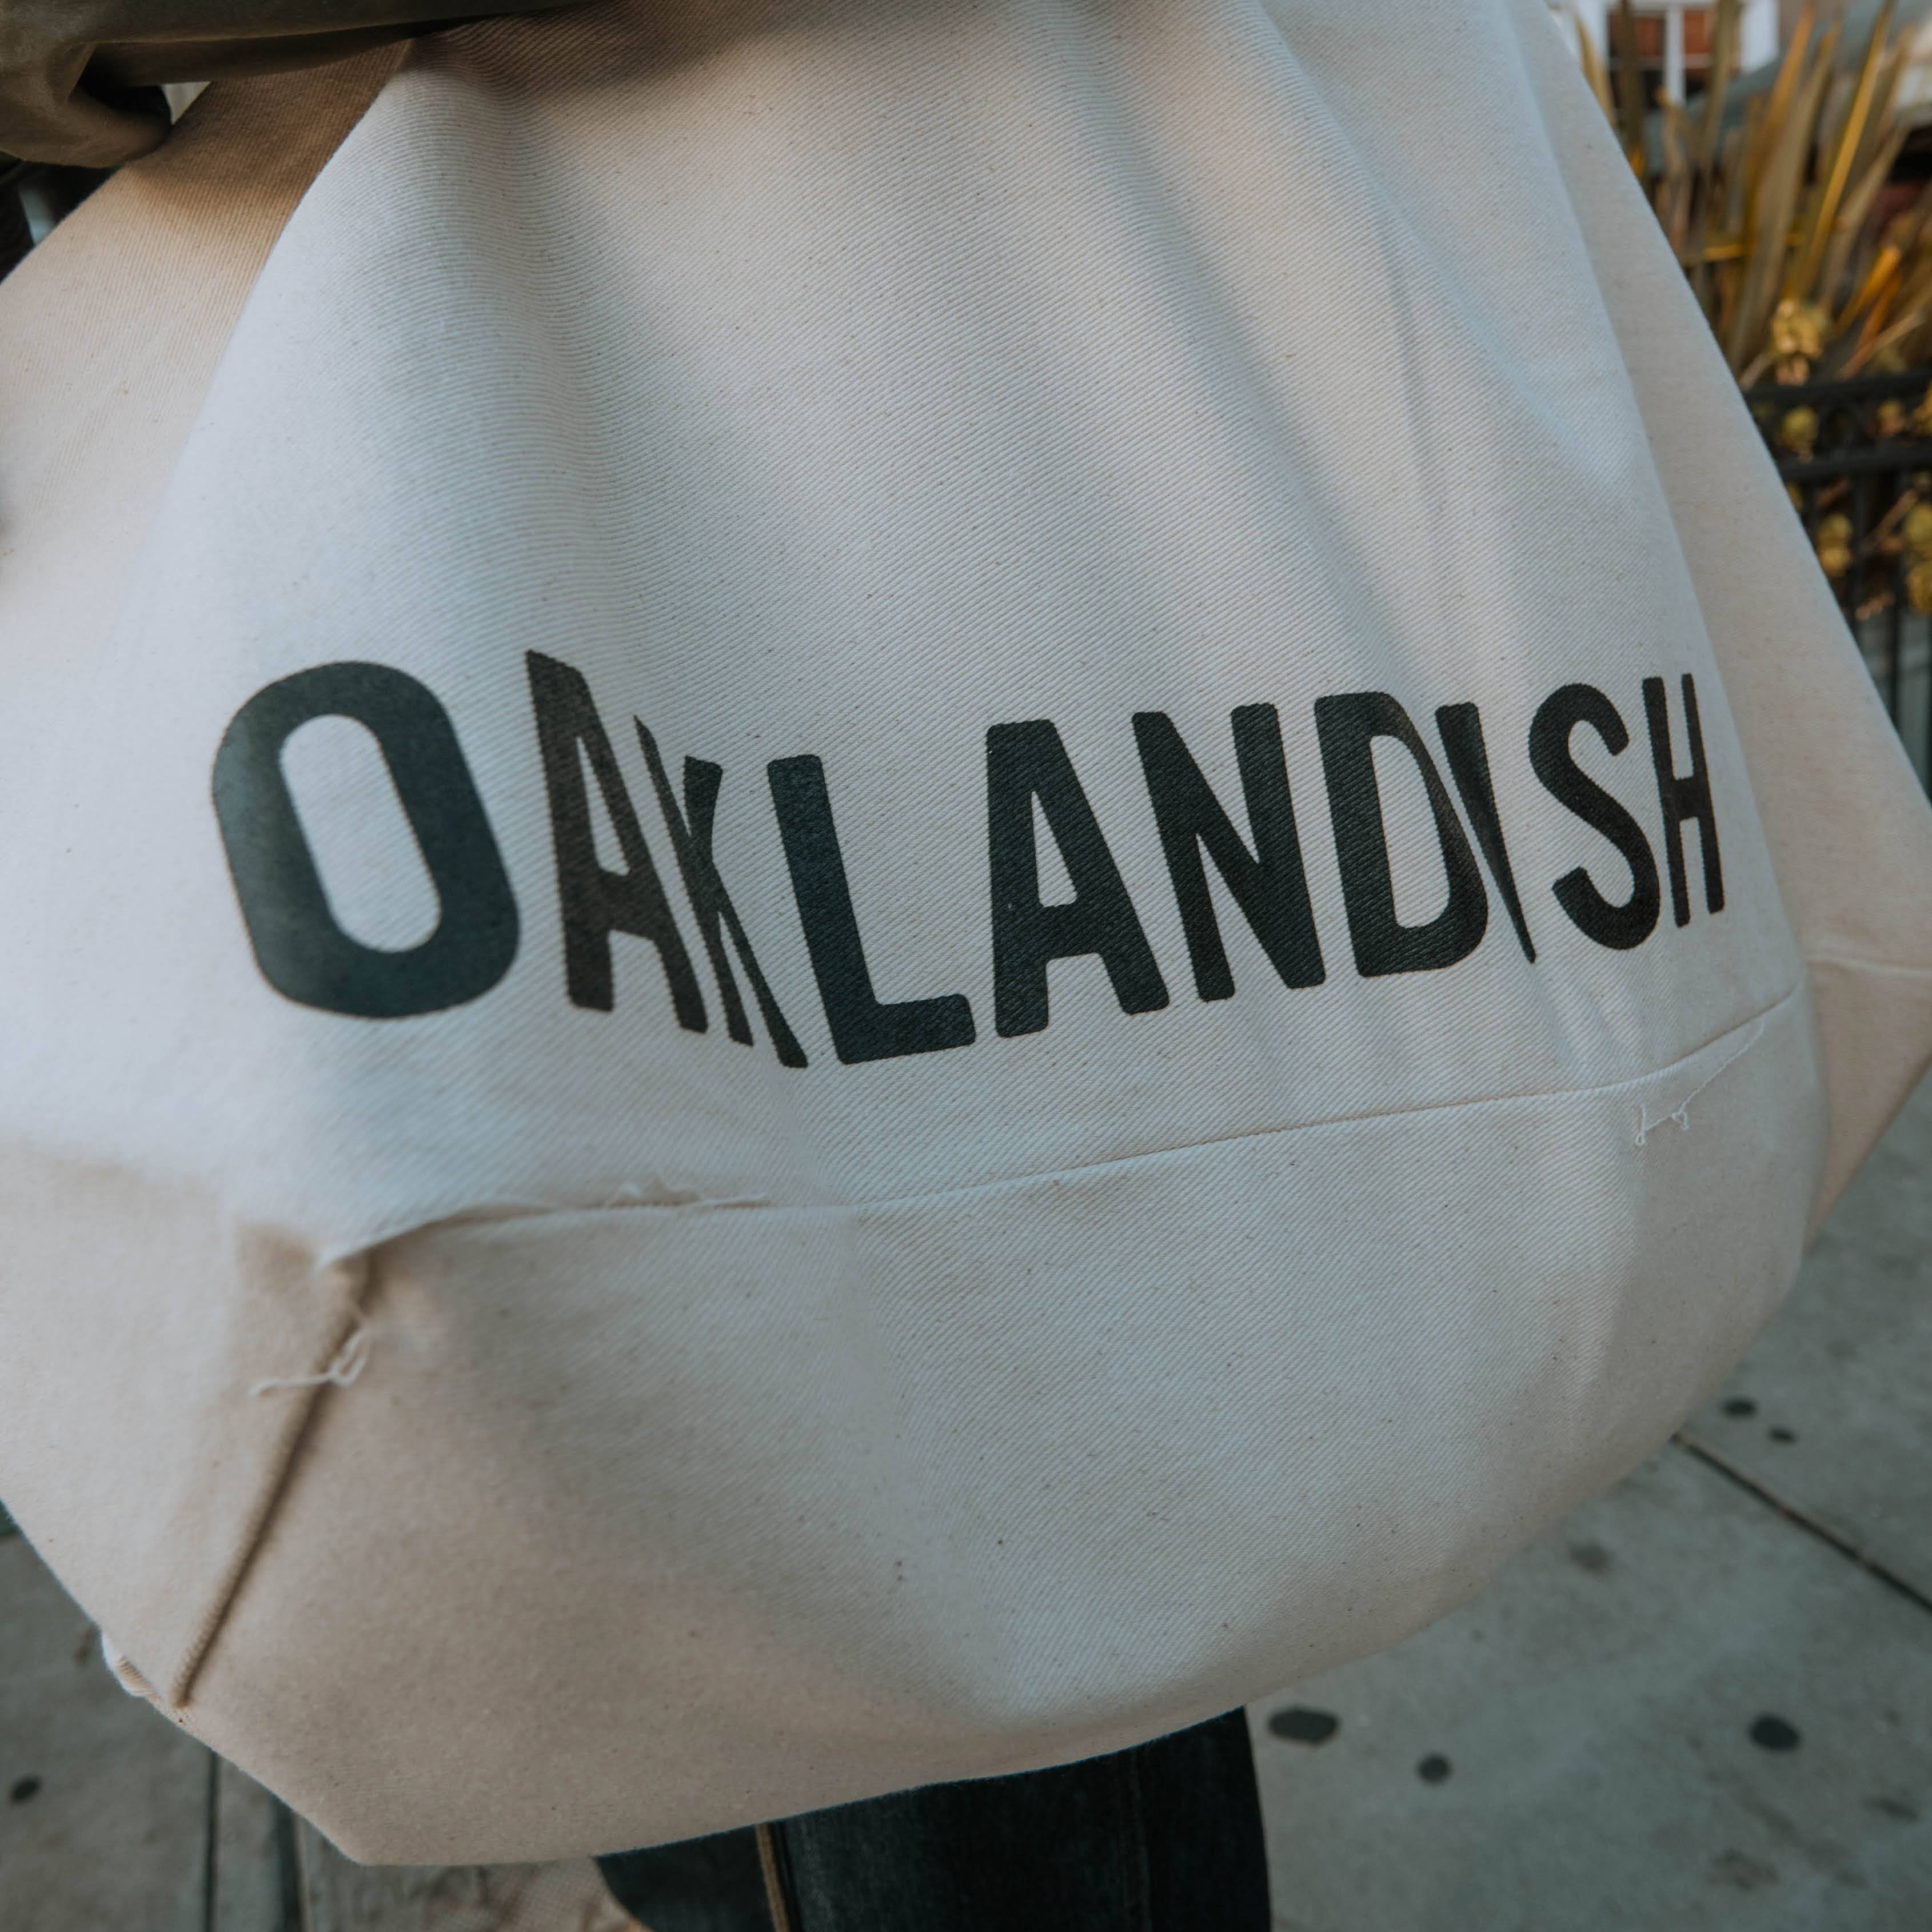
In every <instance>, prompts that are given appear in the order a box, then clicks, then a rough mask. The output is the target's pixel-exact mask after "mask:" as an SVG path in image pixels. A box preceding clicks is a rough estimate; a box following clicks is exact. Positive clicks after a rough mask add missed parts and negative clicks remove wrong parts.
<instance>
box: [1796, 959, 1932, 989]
mask: <svg viewBox="0 0 1932 1932" xmlns="http://www.w3.org/2000/svg"><path fill="white" fill-rule="evenodd" d="M1805 965H1808V966H1833V967H1835V968H1838V971H1840V972H1841V973H1871V974H1876V975H1877V976H1878V977H1880V978H1881V979H1886V980H1924V981H1925V982H1926V983H1927V984H1928V985H1932V967H1927V966H1901V965H1896V964H1894V962H1892V961H1891V960H1889V959H1861V958H1859V957H1858V956H1857V955H1856V954H1855V953H1807V954H1806V955H1805Z"/></svg>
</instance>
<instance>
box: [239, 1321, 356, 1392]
mask: <svg viewBox="0 0 1932 1932" xmlns="http://www.w3.org/2000/svg"><path fill="white" fill-rule="evenodd" d="M375 1339H376V1331H374V1329H373V1328H371V1327H370V1326H369V1325H368V1323H367V1322H360V1321H359V1322H357V1323H356V1326H355V1328H353V1330H352V1331H350V1336H349V1339H348V1340H347V1341H345V1342H344V1343H343V1345H342V1346H341V1348H339V1349H337V1350H336V1352H335V1358H334V1359H333V1360H332V1361H331V1362H330V1363H329V1366H328V1367H327V1368H326V1369H324V1370H323V1372H322V1373H321V1374H320V1375H318V1376H269V1377H268V1378H267V1379H266V1380H265V1381H263V1382H257V1383H256V1384H255V1385H254V1387H253V1388H251V1389H250V1390H249V1391H248V1393H249V1394H251V1396H256V1395H275V1394H278V1393H280V1392H281V1391H283V1390H284V1389H318V1388H354V1387H355V1386H356V1384H357V1383H358V1382H360V1381H361V1380H362V1371H363V1370H365V1369H366V1368H367V1367H368V1366H369V1351H370V1347H371V1344H372V1343H374V1340H375Z"/></svg>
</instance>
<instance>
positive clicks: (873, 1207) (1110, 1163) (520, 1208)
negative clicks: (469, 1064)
mask: <svg viewBox="0 0 1932 1932" xmlns="http://www.w3.org/2000/svg"><path fill="white" fill-rule="evenodd" d="M1809 990H1810V988H1809V984H1808V982H1806V981H1804V980H1801V981H1800V982H1799V983H1798V984H1797V985H1796V986H1794V987H1793V989H1791V991H1790V992H1788V993H1787V994H1785V995H1783V997H1782V998H1779V999H1777V1000H1775V1001H1772V1004H1770V1005H1769V1006H1768V1007H1764V1008H1763V1010H1760V1012H1757V1013H1753V1014H1752V1015H1751V1016H1750V1017H1749V1018H1748V1019H1744V1020H1742V1021H1740V1022H1738V1023H1737V1024H1736V1025H1733V1026H1729V1027H1727V1028H1725V1029H1724V1031H1723V1032H1722V1033H1721V1034H1716V1035H1715V1036H1714V1037H1712V1038H1711V1039H1709V1040H1706V1041H1705V1042H1704V1043H1703V1045H1701V1046H1697V1047H1694V1048H1693V1049H1691V1052H1688V1053H1686V1054H1684V1055H1681V1056H1680V1057H1679V1058H1677V1059H1676V1060H1673V1061H1671V1062H1670V1064H1668V1065H1667V1066H1664V1067H1654V1068H1652V1070H1651V1071H1650V1072H1649V1073H1640V1074H1634V1075H1632V1076H1631V1077H1630V1078H1628V1079H1624V1080H1612V1081H1606V1082H1604V1083H1603V1084H1602V1085H1599V1086H1593V1087H1548V1088H1536V1089H1533V1090H1532V1091H1529V1092H1526V1093H1522V1094H1485V1095H1484V1096H1483V1097H1481V1098H1480V1099H1478V1100H1432V1101H1426V1102H1424V1103H1422V1104H1421V1105H1420V1106H1408V1107H1384V1108H1378V1109H1373V1110H1372V1111H1370V1112H1367V1113H1364V1114H1334V1115H1325V1116H1324V1117H1323V1118H1321V1119H1319V1120H1312V1121H1295V1123H1294V1124H1292V1125H1290V1126H1287V1127H1251V1128H1244V1129H1242V1130H1241V1131H1240V1132H1238V1133H1229V1134H1215V1135H1211V1136H1208V1138H1206V1139H1202V1140H1198V1141H1189V1142H1185V1143H1184V1144H1183V1145H1180V1146H1178V1147H1169V1148H1146V1149H1144V1150H1142V1151H1141V1152H1139V1153H1138V1154H1110V1155H1109V1156H1107V1157H1106V1158H1104V1159H1103V1160H1091V1161H1079V1162H1076V1163H1073V1165H1071V1166H1067V1167H1059V1168H1048V1169H1043V1170H1041V1171H1040V1172H1036V1173H1031V1174H1019V1175H1006V1176H1004V1177H1002V1178H1000V1179H998V1180H996V1181H974V1182H971V1184H968V1185H967V1186H965V1187H943V1188H934V1189H929V1190H926V1191H924V1192H922V1193H912V1194H893V1195H880V1196H872V1197H870V1198H868V1199H865V1200H861V1201H853V1202H839V1201H830V1202H826V1201H801V1202H771V1201H769V1200H731V1201H693V1202H683V1203H680V1204H679V1205H676V1206H655V1207H653V1206H649V1205H637V1206H625V1207H616V1208H607V1207H593V1206H588V1205H574V1204H568V1205H564V1204H560V1205H556V1206H553V1207H532V1206H529V1205H517V1206H514V1207H505V1208H492V1207H490V1206H488V1205H479V1206H478V1207H477V1208H473V1209H469V1210H466V1211H463V1212H462V1213H460V1214H449V1215H444V1216H442V1217H438V1218H437V1219H435V1220H430V1221H424V1222H419V1223H416V1224H415V1225H414V1226H411V1227H407V1228H399V1229H397V1230H396V1231H395V1232H393V1233H391V1234H380V1235H373V1236H371V1238H369V1239H368V1240H367V1241H363V1242H361V1243H359V1244H356V1246H355V1247H349V1248H345V1249H343V1250H339V1251H335V1250H332V1253H337V1252H339V1253H341V1254H343V1255H345V1256H347V1255H353V1254H356V1253H366V1252H367V1251H368V1250H369V1249H371V1248H375V1247H386V1246H388V1245H389V1244H390V1243H392V1242H394V1241H404V1240H407V1239H409V1238H412V1237H413V1236H416V1235H423V1234H428V1233H431V1232H434V1231H436V1230H437V1229H449V1228H462V1227H514V1226H520V1224H522V1223H526V1222H530V1221H549V1220H557V1219H559V1218H560V1217H574V1216H603V1215H610V1216H618V1215H629V1214H664V1215H675V1214H745V1213H748V1212H751V1211H761V1212H763V1213H766V1214H784V1215H789V1216H827V1215H832V1216H844V1215H853V1214H879V1213H883V1212H886V1211H889V1210H892V1209H894V1208H916V1207H922V1206H924V1205H926V1204H928V1203H929V1202H944V1201H960V1200H967V1199H971V1198H972V1197H973V1196H975V1195H994V1194H999V1193H1007V1192H1010V1191H1012V1190H1016V1189H1019V1188H1025V1187H1038V1186H1040V1185H1041V1184H1043V1183H1052V1182H1054V1181H1066V1180H1070V1179H1073V1178H1075V1177H1076V1176H1082V1175H1095V1174H1102V1173H1105V1172H1106V1171H1107V1170H1108V1169H1110V1168H1122V1169H1125V1168H1131V1167H1139V1166H1145V1165H1147V1164H1148V1163H1152V1162H1156V1161H1167V1160H1184V1159H1185V1158H1186V1157H1187V1156H1188V1155H1190V1154H1195V1153H1197V1152H1199V1151H1201V1150H1202V1149H1203V1148H1220V1147H1229V1146H1234V1145H1238V1144H1239V1143H1241V1142H1244V1141H1262V1140H1272V1139H1277V1138H1280V1137H1283V1136H1287V1135H1290V1134H1301V1133H1313V1132H1315V1131H1316V1130H1318V1129H1320V1128H1324V1127H1358V1126H1361V1125H1364V1124H1367V1123H1368V1122H1370V1121H1395V1120H1403V1119H1407V1118H1418V1119H1419V1118H1422V1117H1423V1116H1424V1115H1433V1114H1454V1113H1463V1112H1467V1113H1475V1112H1480V1111H1481V1109H1484V1108H1496V1107H1516V1106H1526V1105H1530V1104H1533V1103H1536V1102H1538V1101H1541V1100H1559V1101H1571V1100H1599V1099H1602V1098H1604V1097H1614V1096H1616V1095H1617V1094H1635V1093H1637V1091H1638V1090H1639V1089H1640V1088H1646V1087H1649V1086H1650V1085H1652V1083H1654V1082H1657V1081H1659V1080H1667V1079H1669V1078H1670V1076H1672V1075H1673V1073H1678V1072H1679V1071H1680V1070H1682V1069H1683V1068H1685V1067H1688V1066H1689V1065H1690V1064H1691V1062H1692V1061H1694V1060H1697V1059H1699V1058H1702V1057H1703V1055H1706V1054H1707V1053H1709V1052H1712V1050H1713V1049H1715V1048H1716V1047H1718V1046H1722V1045H1723V1044H1724V1042H1725V1041H1727V1040H1732V1039H1735V1038H1736V1037H1739V1036H1741V1035H1742V1034H1746V1033H1748V1032H1749V1031H1751V1029H1752V1028H1754V1027H1755V1028H1759V1029H1760V1031H1764V1030H1767V1029H1768V1028H1769V1027H1770V1026H1771V1025H1772V1023H1773V1022H1775V1021H1776V1020H1777V1019H1778V1017H1779V1016H1780V1015H1781V1014H1782V1013H1784V1010H1786V1008H1787V1007H1790V1006H1792V1005H1793V1004H1796V1002H1797V1001H1800V1000H1802V999H1803V998H1805V995H1806V994H1807V993H1808V992H1809ZM1738 1058H1739V1059H1742V1058H1744V1056H1743V1055H1742V1054H1741V1055H1739V1056H1738ZM1730 1064H1735V1063H1730ZM1728 1070H1729V1064H1727V1066H1726V1067H1720V1068H1719V1069H1718V1073H1724V1072H1727V1071H1728ZM1712 1078H1713V1079H1715V1078H1717V1075H1716V1074H1714V1075H1713V1076H1712Z"/></svg>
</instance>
